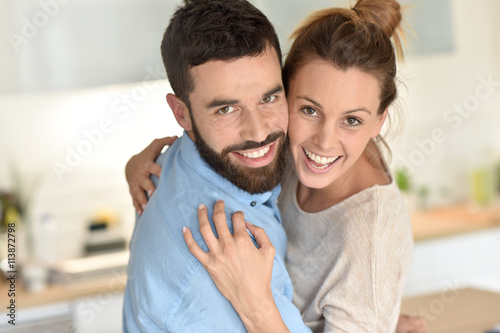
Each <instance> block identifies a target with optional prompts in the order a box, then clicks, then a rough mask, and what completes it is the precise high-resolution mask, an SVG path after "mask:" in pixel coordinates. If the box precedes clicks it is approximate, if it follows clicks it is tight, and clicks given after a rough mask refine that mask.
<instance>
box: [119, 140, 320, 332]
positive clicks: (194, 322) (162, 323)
mask: <svg viewBox="0 0 500 333" xmlns="http://www.w3.org/2000/svg"><path fill="white" fill-rule="evenodd" d="M157 163H159V164H160V165H162V172H161V177H160V179H159V180H158V178H157V177H153V178H154V179H153V181H154V182H155V183H156V186H157V187H156V190H155V192H154V194H153V195H152V196H151V198H150V199H149V202H148V205H147V207H146V209H145V210H144V213H143V215H142V217H140V218H139V220H138V221H137V222H136V226H135V230H134V233H133V236H132V240H131V243H130V251H131V253H130V261H129V264H128V279H127V286H126V289H125V300H124V310H123V327H124V331H125V332H148V333H149V332H183V333H185V332H197V333H199V332H217V333H219V332H231V333H233V332H246V330H245V327H244V326H243V323H242V322H241V320H240V318H239V316H238V314H237V313H236V311H235V310H234V309H233V307H232V306H231V303H229V301H227V300H226V299H225V298H224V297H223V296H222V295H221V294H220V293H219V291H218V290H217V287H216V286H215V284H214V283H213V281H212V279H211V278H210V275H209V274H208V273H207V271H206V270H205V269H204V268H203V266H202V265H201V264H200V263H199V262H198V260H197V259H196V258H195V257H194V256H193V255H191V253H190V252H189V250H188V248H187V246H186V244H185V242H184V238H183V236H182V227H184V226H186V227H189V228H190V229H191V231H192V233H193V236H194V239H195V240H196V242H197V243H198V245H200V247H201V248H202V249H203V250H205V251H208V248H207V246H206V244H205V242H204V241H203V238H202V236H201V234H200V232H199V229H198V215H197V208H198V205H199V204H200V203H204V204H206V205H207V207H208V214H209V217H210V223H211V225H212V229H213V230H215V227H214V225H213V221H212V220H211V216H212V212H213V205H214V203H215V202H216V201H217V200H218V199H223V200H224V201H225V207H226V217H227V221H228V224H229V225H230V229H231V232H232V223H230V221H231V216H232V214H233V213H234V212H236V211H238V210H241V211H243V212H244V213H245V219H246V220H247V221H250V222H252V223H253V224H255V225H257V226H260V227H262V228H264V230H265V231H266V233H267V235H268V236H269V238H270V239H271V242H272V243H273V245H274V247H275V248H276V256H275V259H274V266H273V274H272V283H271V287H272V292H273V296H274V301H275V303H276V306H277V307H278V309H279V311H280V313H281V317H282V318H283V320H284V322H285V324H286V325H287V326H288V328H289V329H290V331H292V332H310V330H309V329H308V328H307V327H306V326H305V325H304V323H303V321H302V318H301V315H300V312H299V311H298V309H297V308H296V307H295V306H294V305H293V304H292V295H293V290H292V283H291V281H290V277H289V275H288V273H287V271H286V269H285V265H284V259H285V252H286V235H285V231H284V229H283V227H282V225H281V218H280V214H279V211H278V207H277V205H276V199H277V197H278V194H279V192H280V190H281V189H280V187H279V186H278V187H277V188H275V189H274V190H272V191H270V192H267V193H263V194H254V195H252V194H250V193H248V192H245V191H243V190H241V189H239V188H237V187H236V186H235V185H233V184H232V183H231V182H230V181H228V180H227V179H225V178H223V177H222V176H220V175H219V174H217V173H216V172H215V171H214V170H213V169H211V168H210V167H209V166H208V164H207V163H206V162H205V161H204V160H203V159H202V158H201V156H200V155H199V153H198V150H197V149H196V146H195V144H194V142H193V141H192V140H191V138H190V137H189V136H188V135H187V134H186V133H184V135H183V136H182V137H181V138H179V139H178V140H177V141H176V142H175V143H174V144H173V145H172V146H171V147H170V148H169V149H168V150H167V151H166V152H165V153H164V154H162V155H161V156H160V157H159V159H158V161H157ZM254 242H255V240H254ZM267 309H268V307H267V306H266V305H265V304H263V307H262V315H265V314H266V313H267V312H268V311H267Z"/></svg>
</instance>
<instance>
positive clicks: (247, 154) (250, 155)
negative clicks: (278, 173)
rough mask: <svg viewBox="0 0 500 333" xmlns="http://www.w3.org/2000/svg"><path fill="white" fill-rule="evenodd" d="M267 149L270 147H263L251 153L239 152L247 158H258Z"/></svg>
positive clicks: (264, 153) (265, 152)
mask: <svg viewBox="0 0 500 333" xmlns="http://www.w3.org/2000/svg"><path fill="white" fill-rule="evenodd" d="M269 149H271V147H267V148H263V149H261V150H259V151H257V150H255V151H253V152H251V153H240V154H241V155H243V156H245V157H248V158H259V157H262V156H264V155H266V154H267V152H268V151H269Z"/></svg>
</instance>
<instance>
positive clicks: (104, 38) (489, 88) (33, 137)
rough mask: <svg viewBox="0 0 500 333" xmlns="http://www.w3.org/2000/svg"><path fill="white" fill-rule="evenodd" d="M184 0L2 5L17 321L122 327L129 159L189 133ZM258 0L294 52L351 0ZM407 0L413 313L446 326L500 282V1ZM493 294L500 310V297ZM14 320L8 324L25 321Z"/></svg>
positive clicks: (2, 192)
mask: <svg viewBox="0 0 500 333" xmlns="http://www.w3.org/2000/svg"><path fill="white" fill-rule="evenodd" d="M180 2H181V1H179V0H177V1H173V0H161V1H160V0H141V1H139V0H107V1H97V0H0V35H1V36H2V38H1V39H0V117H1V118H0V198H1V205H2V206H1V207H2V209H1V210H0V213H1V214H0V217H1V218H2V223H3V224H4V225H3V226H0V244H1V245H0V247H1V248H0V255H1V256H0V260H2V259H3V258H7V244H6V243H7V241H6V239H7V238H6V237H7V236H6V234H7V233H8V228H7V226H6V225H7V223H9V222H11V221H18V220H19V221H20V223H18V224H16V228H15V232H16V234H17V235H18V237H19V238H21V243H16V246H17V252H16V255H17V256H16V264H17V265H18V266H16V267H17V268H19V269H20V270H19V271H20V272H21V273H23V277H22V281H21V279H18V281H17V282H16V283H17V288H18V293H17V300H18V301H17V305H18V307H19V308H18V309H17V311H18V312H17V314H18V317H17V320H18V322H17V323H19V324H24V327H25V328H24V330H23V328H22V325H20V326H19V327H18V328H16V329H17V330H12V332H30V331H33V327H38V328H40V327H45V326H43V325H46V327H47V332H49V331H50V332H59V331H61V332H119V331H121V305H122V299H123V287H124V284H125V279H126V276H125V273H126V270H125V265H126V262H127V252H126V249H127V246H128V244H127V242H128V241H129V239H130V236H131V232H132V229H133V224H134V219H135V215H134V209H133V207H132V202H131V199H130V197H129V194H128V187H127V184H126V181H125V176H124V166H125V163H126V162H127V160H128V159H129V158H130V157H131V156H132V155H133V154H135V153H137V152H139V151H140V150H142V149H143V148H144V147H145V146H146V145H147V144H148V143H149V142H150V141H151V140H153V139H154V138H159V137H163V136H167V135H180V134H182V132H181V130H180V128H179V127H178V125H177V123H176V122H175V120H174V118H173V116H172V115H171V112H170V110H169V108H168V105H167V104H166V102H165V95H166V94H167V93H168V92H170V87H169V85H168V82H167V81H166V75H165V71H164V68H163V64H162V61H161V57H160V52H159V45H160V41H161V38H162V35H163V31H164V29H165V27H166V26H167V24H168V20H169V17H170V14H171V13H172V12H173V10H174V9H175V7H176V6H177V5H178V4H179V3H180ZM251 2H252V3H254V4H255V5H256V6H257V7H259V8H260V9H261V10H262V11H263V12H264V13H265V14H266V15H267V16H268V17H269V19H270V20H271V22H273V23H274V24H275V26H276V29H277V32H278V34H279V36H280V40H281V44H282V48H283V53H284V54H285V55H286V52H287V50H288V47H289V45H290V43H289V41H288V40H287V38H288V35H289V34H290V33H291V31H292V29H293V27H294V26H295V25H296V24H297V23H299V22H300V20H301V18H303V17H304V16H305V15H307V13H308V12H310V11H312V10H315V9H319V8H324V7H329V6H336V5H341V6H349V2H347V1H334V0H309V1H301V0H293V1H291V0H272V1H271V0H254V1H251ZM403 4H405V5H410V6H409V8H408V10H407V12H406V14H405V18H406V20H407V23H408V25H410V26H411V27H412V30H409V31H408V33H407V40H408V44H407V47H406V58H405V61H404V63H402V64H401V65H400V75H399V79H400V81H401V83H400V99H399V102H398V105H397V108H398V109H399V115H400V116H399V117H393V119H392V120H393V121H392V125H391V128H390V129H388V130H390V133H388V135H387V139H388V141H389V143H390V145H391V148H392V161H391V169H392V171H393V174H394V176H395V177H396V179H397V181H398V184H399V185H400V187H401V189H402V190H403V191H404V193H405V196H406V197H407V199H408V204H409V207H410V209H411V212H412V219H413V223H414V226H413V228H414V235H415V242H416V251H415V259H414V265H413V268H412V272H411V274H410V276H409V278H408V282H407V285H406V288H405V298H407V299H408V300H410V301H413V300H415V299H416V298H415V297H417V298H418V297H419V296H420V295H424V294H429V293H434V294H432V295H435V296H433V298H431V302H430V303H429V301H426V302H427V303H425V304H424V308H425V305H427V308H426V309H427V310H428V311H427V313H430V315H426V314H424V313H422V312H419V311H418V310H417V309H418V308H412V307H411V306H412V305H411V304H413V303H411V304H410V301H408V302H409V303H408V305H407V306H408V307H407V308H405V307H403V309H404V310H405V311H407V312H414V313H415V314H420V315H422V316H424V317H426V319H428V321H429V324H430V326H429V328H430V331H432V329H433V327H437V326H439V325H438V323H439V322H440V320H446V319H447V317H446V314H447V313H448V312H447V310H448V309H451V308H452V307H454V306H458V305H459V303H460V302H459V300H460V299H461V298H460V296H457V297H456V299H457V301H456V302H455V299H454V300H453V302H447V301H445V300H443V298H440V296H439V295H441V294H443V293H444V292H449V291H450V290H452V291H456V290H463V289H460V288H474V289H473V290H476V289H477V290H482V291H484V290H486V291H488V295H489V296H488V297H490V296H491V295H493V294H489V293H492V292H497V293H500V130H499V128H500V34H499V33H498V32H499V31H500V21H499V20H498V16H500V1H496V0H477V1H468V0H414V1H404V2H403ZM394 133H395V134H394ZM8 264H9V262H8V260H6V259H5V260H4V261H3V262H2V264H1V267H2V269H3V270H4V271H8V270H9V267H8ZM18 277H20V276H18ZM1 286H2V284H0V291H1V294H0V300H1V302H0V303H1V304H0V305H1V306H2V308H3V309H5V308H4V306H7V305H8V304H9V303H8V302H9V300H10V297H7V287H8V286H7V285H5V286H4V287H3V288H2V287H1ZM19 289H20V290H21V291H19ZM466 290H469V289H466ZM451 295H457V292H455V293H452V294H451ZM458 295H466V293H465V292H463V293H462V294H460V292H458ZM494 295H497V294H494ZM476 296H477V295H476ZM476 296H474V297H476ZM493 297H496V296H493ZM448 299H450V298H449V297H448V298H446V300H448ZM462 299H465V296H463V297H462ZM436 300H438V301H439V300H440V302H441V303H439V302H437V303H436V302H434V303H435V304H434V303H432V301H436ZM477 302H478V303H483V300H482V299H481V298H479V301H477ZM484 302H486V301H484ZM491 302H493V304H494V305H498V306H497V308H496V309H497V310H498V309H500V298H493V299H492V301H491ZM415 304H416V303H415ZM436 304H438V305H439V306H441V308H442V309H441V308H440V307H439V306H438V305H436ZM488 304H489V303H488ZM404 306H405V305H404ZM443 306H444V307H443ZM420 308H421V307H420ZM0 311H4V310H0ZM429 311H430V312H429ZM467 311H469V310H467ZM497 312H500V310H498V311H497ZM2 318H4V319H2V322H0V330H5V331H7V329H12V325H7V323H6V320H5V318H6V316H5V315H2ZM485 320H486V319H485ZM490 320H491V319H490ZM496 320H497V322H496V323H498V324H500V319H499V318H496ZM485 323H486V321H485ZM433 324H435V325H436V326H432V325H433ZM35 325H36V326H35ZM40 325H42V326H40ZM450 325H451V324H450ZM484 325H490V326H487V327H486V326H485V327H484V329H483V330H481V332H484V331H485V330H486V329H488V328H491V327H492V326H491V325H492V324H484ZM443 327H444V326H443ZM36 331H41V330H38V329H37V330H36ZM436 331H437V330H436ZM445 331H446V330H443V331H442V332H445ZM9 332H10V331H9ZM440 332H441V331H440ZM454 332H458V331H457V330H454ZM468 332H472V330H469V331H468Z"/></svg>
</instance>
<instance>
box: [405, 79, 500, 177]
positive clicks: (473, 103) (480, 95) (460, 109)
mask: <svg viewBox="0 0 500 333" xmlns="http://www.w3.org/2000/svg"><path fill="white" fill-rule="evenodd" d="M477 80H478V81H479V84H478V85H477V86H476V88H475V89H474V92H473V93H472V94H470V95H468V96H467V97H465V98H464V99H463V100H462V101H461V103H456V104H454V105H453V106H452V107H451V108H449V109H447V110H446V111H445V112H444V113H443V117H442V120H443V121H444V123H445V124H446V127H444V128H443V127H435V128H434V129H432V131H431V133H430V136H429V137H427V138H424V139H419V140H415V141H414V142H415V145H416V146H417V148H416V149H414V150H412V151H411V152H410V153H409V154H408V155H407V156H406V157H401V158H399V163H400V164H401V166H402V167H403V168H405V169H406V170H407V171H408V172H409V173H413V172H414V171H415V168H417V167H419V166H422V165H423V164H424V163H425V161H426V160H427V158H429V157H430V156H432V155H433V154H434V153H435V152H436V151H437V148H438V146H439V145H441V144H443V143H444V142H446V141H447V140H448V139H449V136H448V133H450V132H451V131H456V130H457V129H459V128H460V127H461V126H462V124H463V123H464V120H466V119H468V118H470V117H471V116H472V115H473V114H474V113H475V112H476V111H477V110H478V109H479V107H480V106H481V102H484V101H485V100H487V99H489V98H490V97H492V96H493V94H494V93H495V92H496V90H497V88H498V87H500V82H497V81H494V80H493V76H492V75H491V74H490V75H488V77H486V78H485V77H483V76H480V77H478V78H477Z"/></svg>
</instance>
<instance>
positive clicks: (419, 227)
mask: <svg viewBox="0 0 500 333" xmlns="http://www.w3.org/2000/svg"><path fill="white" fill-rule="evenodd" d="M410 218H411V224H412V230H413V237H414V239H415V240H416V241H419V240H426V239H432V238H437V237H443V236H450V235H456V234H461V233H465V232H471V231H478V230H482V229H488V228H494V227H500V207H498V206H497V207H489V208H482V209H478V208H476V207H473V206H471V205H468V204H457V205H453V206H448V207H439V208H433V209H429V210H422V211H416V212H412V213H411V214H410Z"/></svg>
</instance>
